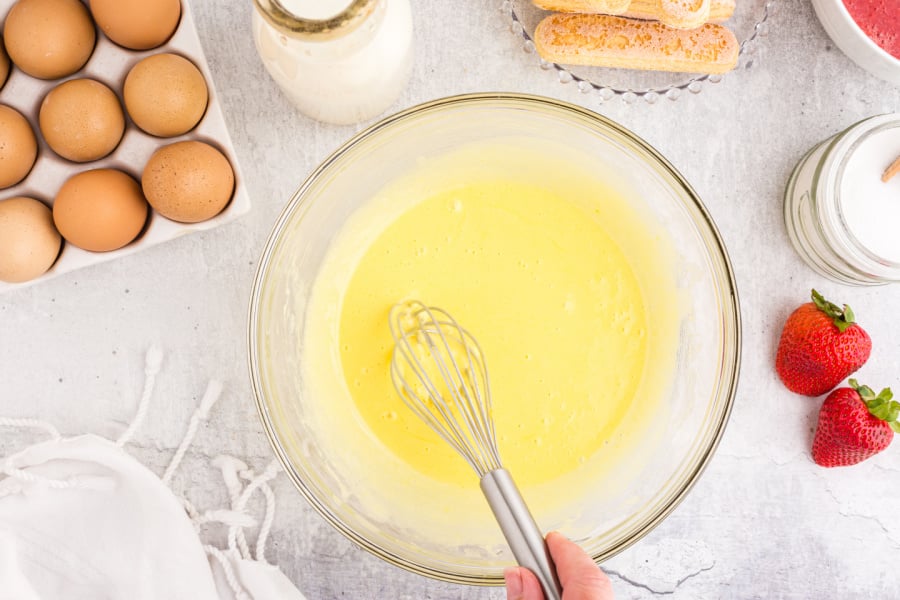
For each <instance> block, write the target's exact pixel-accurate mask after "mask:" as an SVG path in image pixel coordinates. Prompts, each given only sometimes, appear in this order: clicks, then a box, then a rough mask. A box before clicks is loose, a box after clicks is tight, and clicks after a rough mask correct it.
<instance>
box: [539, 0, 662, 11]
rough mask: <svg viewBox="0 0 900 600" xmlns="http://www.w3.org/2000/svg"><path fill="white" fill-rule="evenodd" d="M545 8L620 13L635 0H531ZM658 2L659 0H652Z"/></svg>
mask: <svg viewBox="0 0 900 600" xmlns="http://www.w3.org/2000/svg"><path fill="white" fill-rule="evenodd" d="M531 1H532V4H534V5H535V6H537V7H538V8H543V9H544V10H553V11H556V12H567V13H602V14H604V15H619V14H622V13H623V12H625V11H626V10H628V7H629V5H630V4H631V3H632V2H633V0H531ZM652 1H653V2H657V1H658V0H652Z"/></svg>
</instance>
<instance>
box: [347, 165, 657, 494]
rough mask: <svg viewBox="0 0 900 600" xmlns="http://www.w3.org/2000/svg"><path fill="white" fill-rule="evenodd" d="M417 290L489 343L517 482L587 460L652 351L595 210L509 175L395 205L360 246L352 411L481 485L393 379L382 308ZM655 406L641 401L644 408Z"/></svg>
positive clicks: (350, 317)
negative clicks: (399, 208) (390, 218)
mask: <svg viewBox="0 0 900 600" xmlns="http://www.w3.org/2000/svg"><path fill="white" fill-rule="evenodd" d="M412 298H415V299H421V300H422V301H423V302H426V303H433V304H435V305H438V306H440V307H441V308H443V309H445V310H447V311H448V312H449V313H450V314H451V315H453V316H454V317H455V318H456V319H457V320H458V321H459V322H460V323H461V324H462V325H463V326H464V327H465V328H466V329H468V330H469V331H470V332H471V333H472V334H473V335H474V336H475V338H476V339H477V340H478V341H479V343H480V344H481V346H482V349H483V351H484V355H485V357H486V361H487V365H488V369H489V373H490V376H491V389H492V396H493V402H494V419H495V423H496V430H497V436H498V445H499V448H500V452H501V456H502V457H503V459H504V461H505V464H506V466H507V467H508V468H509V469H510V470H511V471H512V472H513V473H515V474H516V476H517V478H518V480H519V482H520V484H521V485H529V484H531V483H540V482H543V481H547V480H549V479H552V478H554V477H556V476H558V475H559V474H560V473H565V472H569V471H571V470H573V469H575V468H576V467H578V466H579V465H580V464H582V463H584V462H585V461H586V460H587V458H589V457H590V456H592V455H594V453H595V452H597V451H598V450H600V449H601V448H602V446H603V443H604V440H608V439H609V438H610V437H611V436H612V434H613V432H614V431H615V429H616V427H617V426H618V425H619V423H620V422H621V421H622V418H623V416H624V415H625V413H627V412H628V411H629V409H630V407H631V405H632V402H633V401H634V400H635V398H634V393H635V391H636V390H637V388H638V386H639V384H640V381H641V377H642V375H643V372H644V368H645V360H646V354H647V337H646V328H647V319H646V315H645V308H644V302H643V300H642V297H641V290H640V286H639V285H638V282H637V279H636V278H635V276H634V274H633V273H632V271H631V267H630V266H629V264H628V261H627V260H626V258H625V257H624V256H623V254H622V251H621V250H620V249H619V248H618V247H617V246H616V244H615V243H614V242H613V241H612V240H611V239H610V237H609V235H608V234H607V233H606V231H605V230H604V228H603V227H602V226H601V225H600V223H599V219H598V218H597V215H591V214H588V213H586V212H585V211H584V210H582V209H581V208H579V207H578V206H576V205H574V204H572V203H571V202H568V201H566V199H564V198H560V197H557V196H555V195H553V194H552V193H549V192H548V191H546V190H542V189H539V188H535V187H533V186H528V185H522V184H517V183H514V182H509V181H492V182H484V183H478V184H473V185H465V186H460V187H458V188H453V189H450V190H446V191H444V192H441V193H438V194H436V195H435V196H433V197H431V198H428V199H425V200H424V201H423V202H422V203H421V204H419V205H418V206H415V207H413V208H411V209H409V210H408V211H406V212H405V213H403V214H402V215H400V216H399V217H398V218H397V220H396V221H394V222H393V223H392V224H391V225H390V226H389V227H388V228H387V229H385V230H384V232H383V233H382V234H381V235H380V236H379V237H378V238H377V239H376V240H375V242H374V243H373V244H372V245H371V246H370V247H369V248H368V249H367V250H366V251H365V254H364V255H363V256H362V258H361V259H360V261H359V264H358V266H357V267H356V270H355V273H354V274H353V277H352V278H351V280H350V284H349V286H348V288H347V291H346V294H345V295H344V301H343V307H342V310H341V318H340V347H341V364H342V366H343V370H344V376H345V378H346V381H347V387H348V388H349V390H350V392H351V394H352V395H353V398H354V400H355V402H356V406H357V408H358V410H359V411H360V413H361V414H362V416H363V417H364V418H365V422H366V423H367V425H368V426H369V427H370V428H371V429H372V431H374V433H375V435H377V437H378V438H379V439H380V440H381V441H382V442H383V443H384V444H385V445H387V446H388V447H389V448H390V449H391V450H392V451H393V452H395V453H396V454H397V455H399V456H400V457H402V458H403V460H405V461H407V462H409V463H410V464H412V465H413V466H414V467H415V468H416V469H418V470H420V471H422V472H424V473H426V474H428V475H430V476H433V477H438V478H441V479H443V480H446V481H449V482H452V483H455V484H457V485H473V483H475V482H477V479H476V478H475V477H474V476H473V473H472V471H471V469H470V467H469V466H468V465H467V464H466V463H465V462H464V461H462V460H461V459H460V458H459V457H458V456H457V455H456V454H455V453H454V452H453V450H452V449H450V447H449V446H448V445H447V444H446V443H445V442H442V441H441V440H440V439H438V438H436V437H435V435H434V434H433V433H432V432H431V431H430V430H428V429H427V427H426V425H424V424H423V423H422V422H421V420H419V419H418V418H417V417H416V416H415V415H414V414H412V412H411V411H410V410H409V409H408V408H406V406H405V405H404V404H403V403H402V401H401V400H400V398H399V396H398V395H397V393H396V392H395V390H394V388H393V385H392V383H391V380H390V377H389V370H388V369H389V364H390V360H391V350H392V346H393V345H392V340H391V336H390V332H389V330H388V322H387V315H388V312H389V310H390V308H391V306H392V305H393V304H394V303H395V302H397V301H398V300H403V299H412ZM655 403H656V402H655V401H653V400H651V401H649V402H647V405H646V406H645V407H643V408H645V409H647V412H648V416H649V412H650V410H649V409H652V408H653V405H654V404H655ZM638 408H639V410H640V409H641V408H640V407H638Z"/></svg>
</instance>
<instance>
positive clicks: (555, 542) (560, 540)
mask: <svg viewBox="0 0 900 600" xmlns="http://www.w3.org/2000/svg"><path fill="white" fill-rule="evenodd" d="M547 547H548V548H549V549H550V556H552V557H553V562H554V563H556V573H557V575H559V583H560V585H562V588H563V598H564V600H612V598H613V590H612V583H610V581H609V578H608V577H607V576H606V574H605V573H604V572H603V571H601V570H600V567H598V566H597V565H596V564H594V561H593V560H592V559H591V557H590V556H588V555H587V553H586V552H585V551H584V550H582V549H581V547H580V546H579V545H578V544H576V543H574V542H571V541H569V540H568V539H567V538H566V537H565V536H563V535H562V534H559V533H555V532H554V533H550V534H549V535H547Z"/></svg>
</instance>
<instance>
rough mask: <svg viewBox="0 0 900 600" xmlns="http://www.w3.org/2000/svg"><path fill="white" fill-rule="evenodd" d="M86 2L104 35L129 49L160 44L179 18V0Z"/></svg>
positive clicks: (147, 47)
mask: <svg viewBox="0 0 900 600" xmlns="http://www.w3.org/2000/svg"><path fill="white" fill-rule="evenodd" d="M90 4H91V13H93V15H94V19H95V20H96V21H97V25H99V26H100V29H101V30H103V33H105V34H106V37H108V38H109V39H111V40H112V41H114V42H115V43H117V44H119V45H120V46H125V47H126V48H131V49H132V50H148V49H150V48H156V47H157V46H159V45H161V44H162V43H163V42H165V41H166V40H167V39H169V38H170V37H171V36H172V34H173V33H174V32H175V29H176V28H177V27H178V20H179V19H180V18H181V2H179V0H91V2H90Z"/></svg>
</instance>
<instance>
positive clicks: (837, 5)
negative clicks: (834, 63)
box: [812, 0, 900, 83]
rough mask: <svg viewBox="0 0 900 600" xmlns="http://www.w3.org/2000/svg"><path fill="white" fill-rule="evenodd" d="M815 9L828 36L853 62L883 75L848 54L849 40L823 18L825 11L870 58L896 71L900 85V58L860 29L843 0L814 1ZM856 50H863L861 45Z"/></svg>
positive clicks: (880, 74) (895, 80) (875, 73)
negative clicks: (837, 21) (835, 19)
mask: <svg viewBox="0 0 900 600" xmlns="http://www.w3.org/2000/svg"><path fill="white" fill-rule="evenodd" d="M812 4H813V8H815V11H816V16H817V17H818V18H819V21H820V22H821V23H822V27H823V28H824V29H825V31H826V33H828V36H829V37H830V38H831V39H832V41H834V43H835V44H837V45H838V47H839V48H840V49H841V51H842V52H843V53H844V54H846V55H847V57H848V58H850V59H851V60H852V61H853V62H855V63H857V64H858V65H859V66H860V67H862V68H863V69H865V70H866V71H869V72H870V73H873V74H874V75H879V76H881V77H884V75H882V72H881V71H880V70H878V71H873V70H872V65H869V64H864V63H862V62H860V61H859V60H858V59H859V57H858V56H854V54H853V53H851V52H848V51H847V50H846V46H845V44H847V43H848V41H849V40H848V39H847V38H846V36H844V35H842V33H841V31H838V30H836V29H834V28H833V27H832V25H833V21H831V20H830V19H828V18H823V17H822V12H823V11H826V10H827V11H828V15H829V16H835V17H838V18H839V19H840V21H841V22H840V24H841V25H842V26H843V29H842V31H843V33H846V34H848V35H850V36H852V40H853V41H854V42H857V43H858V44H861V45H862V48H864V49H865V51H866V52H867V53H868V54H869V58H872V59H875V60H878V61H880V62H881V65H883V67H884V68H886V69H894V70H895V74H894V83H900V58H897V57H895V56H894V55H892V54H891V53H890V52H888V51H887V50H885V49H884V48H882V47H881V46H879V45H878V44H877V43H876V42H875V40H873V39H872V38H870V37H869V36H868V35H867V34H866V32H865V31H863V28H862V27H860V25H859V23H857V22H856V20H855V19H854V18H853V15H851V14H850V11H849V10H847V5H846V4H844V1H843V0H812ZM855 49H857V50H859V49H861V48H860V46H859V45H857V46H855Z"/></svg>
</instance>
